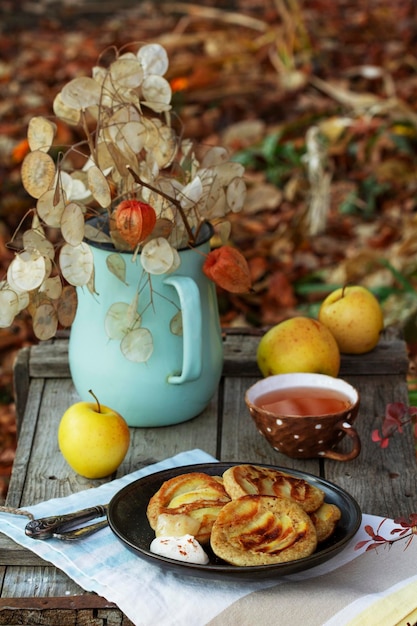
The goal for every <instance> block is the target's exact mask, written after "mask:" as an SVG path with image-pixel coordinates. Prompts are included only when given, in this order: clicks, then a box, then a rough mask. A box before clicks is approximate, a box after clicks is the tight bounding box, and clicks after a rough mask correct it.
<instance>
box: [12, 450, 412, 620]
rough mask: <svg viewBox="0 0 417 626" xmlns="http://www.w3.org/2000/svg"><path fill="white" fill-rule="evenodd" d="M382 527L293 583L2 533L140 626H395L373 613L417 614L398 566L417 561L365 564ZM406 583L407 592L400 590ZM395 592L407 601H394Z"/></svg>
mask: <svg viewBox="0 0 417 626" xmlns="http://www.w3.org/2000/svg"><path fill="white" fill-rule="evenodd" d="M213 461H215V459H214V458H213V457H212V456H210V455H209V454H207V453H206V452H204V451H202V450H198V449H197V450H190V451H187V452H182V453H180V454H177V455H176V456H173V457H171V458H169V459H166V460H165V461H162V462H160V463H155V464H153V465H150V466H148V467H145V468H142V469H140V470H138V471H136V472H133V473H132V474H129V475H127V476H124V477H122V478H120V479H117V480H114V481H112V482H110V483H106V484H103V485H101V486H100V487H97V488H93V489H88V490H86V491H82V492H79V493H74V494H72V495H70V496H68V497H65V498H55V499H52V500H48V501H45V502H42V503H39V504H36V505H34V506H29V507H25V510H28V511H30V512H31V513H32V514H33V515H34V516H35V517H37V518H38V517H44V516H48V515H56V514H59V513H69V512H72V511H76V510H78V509H82V508H86V507H88V506H94V505H97V504H103V503H106V502H109V500H110V499H111V498H112V496H113V495H114V494H115V493H117V492H118V491H119V490H120V489H122V488H123V487H124V486H125V485H127V484H129V483H130V482H132V481H134V480H137V479H138V478H141V477H143V476H146V475H148V474H151V473H152V472H158V471H160V470H164V469H169V468H171V467H177V466H182V465H189V464H194V463H205V462H213ZM379 521H380V520H379V518H373V517H372V516H364V520H363V524H362V528H361V530H359V532H358V534H357V535H356V537H355V538H354V539H353V540H352V541H351V542H350V544H349V545H348V546H347V547H346V549H345V550H343V552H342V553H340V554H339V555H337V556H336V557H334V558H333V559H331V560H330V561H328V562H327V563H324V564H322V565H319V566H318V567H315V568H313V569H310V570H308V571H306V572H303V573H299V574H295V575H292V576H288V577H286V578H281V579H278V580H277V579H275V580H263V581H259V582H242V581H236V582H234V581H225V580H219V581H216V580H202V579H198V578H194V577H191V576H180V575H178V574H174V573H172V572H169V571H165V570H164V569H162V568H159V567H157V566H155V565H153V564H151V563H149V562H147V561H145V560H143V559H141V558H139V557H138V556H136V555H134V554H133V553H132V552H130V551H129V550H128V549H127V548H125V547H124V545H123V544H122V543H121V542H120V541H119V540H118V539H117V538H116V537H115V536H114V535H113V533H112V531H111V530H110V529H109V528H105V529H103V530H101V531H100V532H98V533H96V534H94V535H92V536H91V537H88V538H85V539H83V540H81V541H79V542H63V541H60V540H58V539H50V540H47V541H35V540H33V539H30V538H28V537H26V535H25V533H24V528H25V525H26V523H27V518H24V517H22V516H21V515H13V514H10V513H1V514H0V532H3V533H4V534H5V535H7V536H8V537H10V538H12V539H13V540H14V541H16V542H17V543H18V544H21V545H22V546H25V547H26V548H28V549H29V550H32V551H33V552H35V553H36V554H38V555H39V556H40V557H42V558H43V559H45V560H46V561H49V562H50V563H52V564H53V565H55V566H56V567H58V568H59V569H60V570H62V571H63V572H65V573H66V574H67V575H68V576H69V577H70V578H72V579H73V580H74V581H75V582H76V583H77V584H78V585H80V586H81V587H82V588H83V589H85V590H86V591H94V592H96V593H98V594H99V595H101V596H103V597H104V598H106V599H107V600H108V601H111V602H114V603H115V604H117V605H118V607H119V608H120V609H121V610H122V611H123V613H124V614H125V615H127V617H128V618H129V619H130V620H131V621H132V622H133V623H134V624H136V625H137V626H155V625H158V626H184V624H190V625H192V626H203V625H205V624H208V623H210V624H212V625H213V626H214V625H216V626H227V625H228V624H230V625H231V626H232V625H233V626H235V624H239V626H245V625H248V626H249V625H252V624H256V623H271V619H272V616H273V623H274V624H276V625H279V624H282V625H283V626H284V625H285V626H287V624H289V623H291V624H293V625H294V624H300V625H301V624H303V625H305V624H306V623H308V624H309V626H313V625H314V624H320V625H323V624H325V623H326V624H327V625H328V626H335V625H336V624H337V626H341V625H342V624H351V625H352V626H353V625H354V624H355V625H356V624H365V623H366V624H367V626H372V625H373V624H375V625H376V624H377V625H378V626H385V625H386V626H393V625H394V624H397V623H398V624H400V623H401V622H395V621H384V618H385V616H386V615H387V614H388V609H387V607H386V606H384V608H383V611H382V617H381V619H378V621H372V619H373V617H374V615H375V611H374V608H373V607H372V603H373V602H374V601H376V599H379V596H378V594H379V593H382V594H383V599H384V600H385V601H387V599H388V600H389V598H390V597H391V599H392V598H394V599H395V603H394V604H395V605H397V599H398V598H400V602H401V605H400V606H401V607H407V610H408V608H410V607H409V605H410V603H409V602H408V600H407V598H408V597H413V598H414V599H415V600H414V605H415V606H417V587H416V586H415V585H416V584H417V583H416V581H414V582H413V581H412V580H411V579H410V580H406V579H407V578H408V577H409V576H411V573H410V567H409V566H408V565H407V567H406V565H405V564H404V563H403V562H402V561H401V563H400V562H399V561H398V566H397V559H399V558H400V557H404V555H407V561H406V562H407V564H409V561H410V562H411V563H412V564H413V567H414V571H415V563H416V562H417V559H416V552H415V551H414V552H413V549H414V547H413V545H412V544H411V545H410V548H409V549H408V550H407V551H405V552H404V550H403V548H402V549H400V550H396V552H397V553H399V556H398V554H397V555H396V556H395V557H394V555H393V553H392V556H391V552H390V551H386V550H383V549H381V553H380V551H379V550H378V554H376V553H366V554H362V555H361V552H360V551H355V550H354V546H355V544H356V543H357V542H358V541H360V540H361V539H364V538H366V535H365V533H364V531H363V526H364V525H365V524H366V523H370V524H372V525H373V526H374V527H375V528H376V527H377V525H378V523H379ZM387 531H388V532H389V528H388V527H387ZM415 548H417V542H416V546H415ZM409 550H410V552H409ZM360 555H361V556H360ZM356 557H359V558H356ZM379 558H381V562H379V561H378V559H379ZM387 560H388V563H387ZM381 567H382V568H383V571H381ZM335 570H336V571H335ZM391 570H395V571H396V577H397V578H398V580H396V581H394V580H393V579H392V577H391V578H390V576H389V575H388V573H389V572H390V571H391ZM329 572H331V573H329ZM401 579H402V582H401V583H400V581H401ZM398 583H400V587H399V588H398V589H397V588H396V587H393V585H396V584H398ZM409 584H411V585H412V584H414V587H413V586H412V587H409V586H408V585H409ZM390 587H392V589H390ZM410 589H411V592H412V593H411V596H410ZM391 591H392V593H397V592H398V593H399V594H401V595H399V596H392V593H391ZM306 593H308V595H305V594H306ZM415 606H414V607H412V608H415ZM369 607H370V608H369ZM404 610H405V608H404ZM411 610H412V609H410V610H409V613H410V611H411ZM363 611H368V612H369V613H367V614H366V619H365V621H363V620H362V621H360V620H361V619H362V618H361V617H360V618H358V619H359V621H356V622H351V621H349V620H350V619H351V618H353V616H354V615H359V616H360V615H361V612H363ZM410 614H411V613H410ZM369 616H370V617H369ZM368 617H369V619H368ZM314 619H316V621H314ZM312 620H313V621H312ZM317 620H318V621H317ZM326 620H327V621H326ZM346 620H348V621H346ZM406 623H407V622H404V624H406ZM409 623H410V624H413V623H414V622H409Z"/></svg>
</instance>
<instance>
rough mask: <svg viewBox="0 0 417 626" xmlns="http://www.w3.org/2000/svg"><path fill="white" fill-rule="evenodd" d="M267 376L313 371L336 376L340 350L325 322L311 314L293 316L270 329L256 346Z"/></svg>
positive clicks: (262, 370) (258, 359)
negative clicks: (309, 315)
mask: <svg viewBox="0 0 417 626" xmlns="http://www.w3.org/2000/svg"><path fill="white" fill-rule="evenodd" d="M257 362H258V367H259V369H260V370H261V372H262V374H263V375H264V376H271V375H273V374H288V373H290V372H312V373H318V374H327V375H328V376H337V375H338V373H339V369H340V351H339V348H338V345H337V343H336V340H335V338H334V337H333V335H332V333H331V332H330V331H329V329H328V328H326V326H324V324H322V323H321V322H319V321H318V320H315V319H312V318H309V317H301V316H300V317H293V318H290V319H287V320H284V321H283V322H280V323H279V324H277V325H276V326H273V327H272V328H271V329H270V330H268V331H267V332H266V333H265V335H263V337H262V338H261V340H260V342H259V345H258V350H257Z"/></svg>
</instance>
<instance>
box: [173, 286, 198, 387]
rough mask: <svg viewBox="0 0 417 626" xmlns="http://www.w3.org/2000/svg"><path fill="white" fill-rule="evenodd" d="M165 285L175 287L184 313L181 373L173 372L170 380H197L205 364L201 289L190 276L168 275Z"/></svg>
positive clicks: (177, 382) (176, 382)
mask: <svg viewBox="0 0 417 626" xmlns="http://www.w3.org/2000/svg"><path fill="white" fill-rule="evenodd" d="M164 284H165V285H171V286H172V287H174V289H175V290H176V292H177V294H178V298H179V301H180V305H181V313H182V329H183V330H182V332H183V337H182V339H183V363H182V371H181V374H180V375H176V374H171V375H170V376H168V382H169V383H171V384H174V385H181V384H182V383H186V382H190V381H193V380H197V378H199V377H200V375H201V369H202V365H203V321H202V312H201V299H200V290H199V288H198V286H197V283H195V281H194V280H193V279H192V278H189V277H188V276H175V275H174V276H167V277H166V278H165V279H164Z"/></svg>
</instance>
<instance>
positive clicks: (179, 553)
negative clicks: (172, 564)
mask: <svg viewBox="0 0 417 626" xmlns="http://www.w3.org/2000/svg"><path fill="white" fill-rule="evenodd" d="M150 550H151V552H153V553H154V554H159V556H166V557H168V558H170V559H176V560H177V561H185V562H187V563H196V564H198V565H207V563H208V562H209V558H208V556H207V554H206V553H205V552H204V550H203V548H202V547H201V544H200V543H199V542H198V541H197V539H196V538H195V537H193V535H183V536H182V537H155V539H154V540H153V541H152V543H151V546H150Z"/></svg>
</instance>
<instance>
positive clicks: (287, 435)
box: [245, 372, 361, 461]
mask: <svg viewBox="0 0 417 626" xmlns="http://www.w3.org/2000/svg"><path fill="white" fill-rule="evenodd" d="M245 402H246V405H247V407H248V409H249V413H250V414H251V416H252V418H253V420H254V422H255V425H256V427H257V429H258V431H259V432H260V433H261V435H263V436H264V437H265V439H266V440H267V441H268V442H269V443H270V445H271V446H272V447H273V448H274V449H275V450H277V451H278V452H282V453H283V454H285V455H286V456H289V457H291V458H294V459H297V458H299V459H301V458H304V459H306V458H327V459H333V460H335V461H350V460H352V459H354V458H356V457H357V456H358V454H359V453H360V450H361V442H360V439H359V435H358V433H357V431H356V430H355V428H354V427H353V422H354V421H355V419H356V417H357V415H358V410H359V402H360V398H359V393H358V391H357V390H356V389H355V388H354V387H353V386H352V385H350V384H349V383H348V382H346V381H345V380H343V379H341V378H337V377H332V376H327V375H325V374H309V373H301V372H300V373H298V372H296V373H290V374H277V375H274V376H267V377H266V378H263V379H262V380H259V381H258V382H257V383H255V384H254V385H252V386H251V387H250V388H249V389H248V390H247V391H246V394H245ZM346 436H348V437H349V438H350V440H351V444H352V445H351V448H350V450H349V451H345V449H344V450H340V449H339V450H338V449H337V447H338V446H339V443H340V442H341V440H342V439H343V438H344V437H346ZM339 447H340V446H339Z"/></svg>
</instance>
